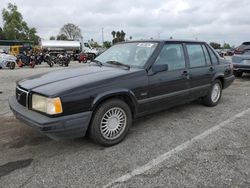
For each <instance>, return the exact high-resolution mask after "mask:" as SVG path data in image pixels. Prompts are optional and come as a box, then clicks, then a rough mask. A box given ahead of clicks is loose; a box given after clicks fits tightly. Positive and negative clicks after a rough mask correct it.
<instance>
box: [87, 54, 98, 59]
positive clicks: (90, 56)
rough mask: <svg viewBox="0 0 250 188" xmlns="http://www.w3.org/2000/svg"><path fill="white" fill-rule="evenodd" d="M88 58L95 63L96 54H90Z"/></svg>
mask: <svg viewBox="0 0 250 188" xmlns="http://www.w3.org/2000/svg"><path fill="white" fill-rule="evenodd" d="M88 56H89V60H90V61H93V60H94V59H95V58H96V55H95V54H88Z"/></svg>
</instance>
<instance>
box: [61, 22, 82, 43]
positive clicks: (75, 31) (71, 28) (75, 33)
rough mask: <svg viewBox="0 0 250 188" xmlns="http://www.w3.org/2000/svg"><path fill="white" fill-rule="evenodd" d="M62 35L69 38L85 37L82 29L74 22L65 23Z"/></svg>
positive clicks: (78, 38) (80, 38) (79, 38)
mask: <svg viewBox="0 0 250 188" xmlns="http://www.w3.org/2000/svg"><path fill="white" fill-rule="evenodd" d="M62 35H65V36H66V37H67V39H68V40H82V39H83V37H82V31H81V29H80V28H79V27H78V26H76V25H74V24H72V23H68V24H65V25H64V26H63V27H62V28H61V30H60V36H62Z"/></svg>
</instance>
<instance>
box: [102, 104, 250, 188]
mask: <svg viewBox="0 0 250 188" xmlns="http://www.w3.org/2000/svg"><path fill="white" fill-rule="evenodd" d="M249 112H250V108H248V109H246V110H244V111H242V112H240V113H238V114H236V115H235V116H233V117H231V118H229V119H227V120H226V121H223V122H221V123H220V124H218V125H216V126H214V127H212V128H210V129H208V130H206V131H204V132H203V133H201V134H199V135H197V136H195V137H194V138H192V139H191V140H188V141H186V142H184V143H183V144H181V145H179V146H177V147H175V148H174V149H172V150H170V151H168V152H166V153H164V154H162V155H160V156H158V157H156V158H155V159H153V160H151V161H149V162H148V163H147V164H145V165H143V166H140V167H138V168H136V169H134V170H133V171H131V172H129V173H127V174H124V175H123V176H121V177H119V178H117V179H115V180H114V181H111V182H110V183H108V184H107V185H105V186H104V188H106V187H111V186H112V185H114V184H116V183H123V182H126V181H128V180H129V179H131V178H133V177H134V176H137V175H140V174H143V173H145V172H146V171H148V170H150V169H152V168H153V167H155V166H157V165H159V164H160V163H162V162H164V161H165V160H167V159H168V158H170V157H172V156H173V155H175V154H177V153H179V152H180V151H182V150H184V149H186V148H188V147H189V146H190V145H192V144H194V143H195V142H197V141H198V140H202V139H204V138H205V137H207V136H208V135H210V134H212V133H213V132H215V131H218V130H219V129H221V128H222V127H224V126H226V125H227V124H229V123H231V122H233V121H234V120H236V119H237V118H240V117H242V116H244V115H245V114H247V113H249Z"/></svg>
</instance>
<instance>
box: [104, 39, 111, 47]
mask: <svg viewBox="0 0 250 188" xmlns="http://www.w3.org/2000/svg"><path fill="white" fill-rule="evenodd" d="M111 46H112V44H111V42H110V41H104V42H103V47H104V48H110V47H111Z"/></svg>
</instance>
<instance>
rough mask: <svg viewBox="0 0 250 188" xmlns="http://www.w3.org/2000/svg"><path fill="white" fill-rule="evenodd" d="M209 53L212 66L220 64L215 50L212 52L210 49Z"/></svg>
mask: <svg viewBox="0 0 250 188" xmlns="http://www.w3.org/2000/svg"><path fill="white" fill-rule="evenodd" d="M208 51H209V54H210V57H211V60H212V64H214V65H215V64H218V63H219V60H218V58H217V56H216V55H215V54H214V52H213V50H211V48H210V47H208Z"/></svg>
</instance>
